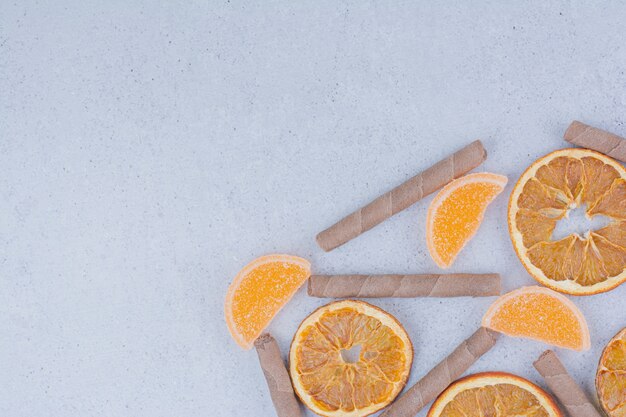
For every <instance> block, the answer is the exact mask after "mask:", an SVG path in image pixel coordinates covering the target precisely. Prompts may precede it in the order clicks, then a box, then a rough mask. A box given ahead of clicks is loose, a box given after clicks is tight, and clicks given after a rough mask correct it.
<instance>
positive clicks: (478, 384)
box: [427, 372, 563, 417]
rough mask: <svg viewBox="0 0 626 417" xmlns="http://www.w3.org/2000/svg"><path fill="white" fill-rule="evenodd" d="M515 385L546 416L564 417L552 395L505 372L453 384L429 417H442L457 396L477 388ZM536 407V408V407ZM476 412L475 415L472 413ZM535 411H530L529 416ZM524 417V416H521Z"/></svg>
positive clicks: (435, 403)
mask: <svg viewBox="0 0 626 417" xmlns="http://www.w3.org/2000/svg"><path fill="white" fill-rule="evenodd" d="M502 384H507V385H514V386H516V387H518V388H521V389H523V390H524V391H527V392H529V393H530V394H532V395H533V396H534V397H535V398H536V399H537V401H538V403H539V405H540V406H541V407H542V408H543V409H544V410H545V412H546V414H547V415H548V416H549V417H563V414H562V413H561V411H560V409H559V407H558V406H557V405H556V402H555V401H554V399H552V397H550V395H548V394H547V393H546V392H545V391H544V390H542V389H541V388H539V387H538V386H537V385H535V384H533V383H532V382H530V381H528V380H526V379H524V378H522V377H519V376H517V375H513V374H509V373H505V372H483V373H478V374H473V375H469V376H466V377H464V378H461V379H459V380H457V381H455V382H453V383H452V384H451V385H450V386H449V387H448V388H446V390H445V391H444V392H443V393H441V394H440V395H439V397H438V398H437V399H436V400H435V402H434V403H433V405H432V407H431V408H430V410H429V411H428V414H427V417H440V416H442V413H443V412H444V409H445V407H446V405H448V404H449V403H450V402H451V401H453V400H454V399H455V398H456V397H457V395H459V394H460V393H462V392H464V391H467V390H470V389H475V388H483V387H487V386H494V385H495V386H497V385H502ZM473 404H476V405H478V402H477V401H476V402H474V403H473ZM535 407H536V406H535ZM461 411H462V412H461V413H460V414H459V415H468V416H472V415H482V414H479V412H480V410H461ZM472 411H475V413H472ZM532 411H533V410H528V412H529V415H530V413H531V412H532ZM520 415H524V414H520ZM502 417H513V416H512V415H502Z"/></svg>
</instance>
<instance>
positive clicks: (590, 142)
mask: <svg viewBox="0 0 626 417" xmlns="http://www.w3.org/2000/svg"><path fill="white" fill-rule="evenodd" d="M563 138H564V139H565V140H566V141H568V142H569V143H572V144H574V145H578V146H582V147H583V148H589V149H593V150H594V151H598V152H602V153H603V154H605V155H608V156H610V157H611V158H615V159H619V160H620V161H622V162H626V139H624V138H622V137H620V136H617V135H614V134H613V133H609V132H606V131H604V130H601V129H598V128H595V127H593V126H589V125H586V124H584V123H581V122H579V121H577V120H574V121H573V122H572V124H570V125H569V127H568V128H567V130H566V131H565V134H564V135H563Z"/></svg>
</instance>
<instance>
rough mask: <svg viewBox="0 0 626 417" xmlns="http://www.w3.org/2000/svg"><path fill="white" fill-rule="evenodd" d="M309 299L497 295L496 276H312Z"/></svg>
mask: <svg viewBox="0 0 626 417" xmlns="http://www.w3.org/2000/svg"><path fill="white" fill-rule="evenodd" d="M308 293H309V295H310V296H313V297H321V298H324V297H328V298H342V297H358V298H377V297H465V296H469V297H488V296H490V295H499V294H500V275H499V274H419V275H312V276H311V277H310V278H309V284H308Z"/></svg>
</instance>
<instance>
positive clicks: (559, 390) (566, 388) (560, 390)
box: [533, 350, 601, 417]
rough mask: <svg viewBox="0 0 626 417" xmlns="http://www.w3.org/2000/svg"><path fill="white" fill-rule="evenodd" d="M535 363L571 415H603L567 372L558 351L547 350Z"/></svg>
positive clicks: (572, 416)
mask: <svg viewBox="0 0 626 417" xmlns="http://www.w3.org/2000/svg"><path fill="white" fill-rule="evenodd" d="M533 365H534V366H535V369H537V371H539V373H540V374H541V376H543V379H545V381H546V384H548V387H549V388H550V390H552V392H553V393H554V395H555V396H556V398H558V399H559V401H560V402H561V404H563V407H565V409H566V410H567V412H568V413H569V415H570V416H571V417H601V416H600V413H598V410H596V408H595V407H594V406H593V404H592V403H591V400H589V397H587V395H586V394H585V392H584V391H583V390H582V389H581V388H580V387H579V386H578V384H577V383H576V381H574V379H572V377H571V376H570V374H569V373H568V372H567V370H566V369H565V367H564V366H563V364H562V363H561V361H560V360H559V357H558V356H557V355H556V353H554V352H553V351H551V350H546V351H545V352H543V354H542V355H541V356H539V359H537V360H536V361H535V362H534V363H533Z"/></svg>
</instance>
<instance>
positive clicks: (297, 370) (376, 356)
mask: <svg viewBox="0 0 626 417" xmlns="http://www.w3.org/2000/svg"><path fill="white" fill-rule="evenodd" d="M358 349H360V353H358V356H357V355H356V354H355V352H354V351H355V350H358ZM349 354H352V355H353V358H352V359H350V358H348V357H347V355H349ZM289 362H290V369H289V371H290V373H291V380H292V382H293V386H294V389H295V391H296V394H297V395H298V397H300V399H301V400H302V402H303V403H304V404H305V405H306V406H307V407H308V408H310V409H311V410H312V411H313V412H315V413H317V414H319V415H321V416H328V417H361V416H367V415H369V414H372V413H375V412H376V411H378V410H380V409H381V408H383V407H385V406H386V405H388V404H389V403H390V402H391V401H393V399H394V398H395V397H396V396H397V395H398V394H399V393H400V391H401V390H402V388H403V387H404V385H405V384H406V381H407V379H408V377H409V372H410V370H411V364H412V363H413V345H412V344H411V340H410V339H409V336H408V335H407V334H406V331H405V330H404V328H403V327H402V325H401V324H400V323H399V322H398V321H397V320H396V319H395V318H394V317H393V316H392V315H390V314H389V313H387V312H385V311H383V310H381V309H380V308H378V307H375V306H373V305H371V304H368V303H364V302H362V301H354V300H344V301H337V302H334V303H330V304H327V305H325V306H323V307H321V308H319V309H317V310H316V311H314V312H313V313H312V314H311V315H310V316H309V317H307V318H306V319H305V320H304V321H303V322H302V324H300V327H299V328H298V330H297V332H296V335H295V336H294V338H293V342H292V344H291V350H290V352H289Z"/></svg>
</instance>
